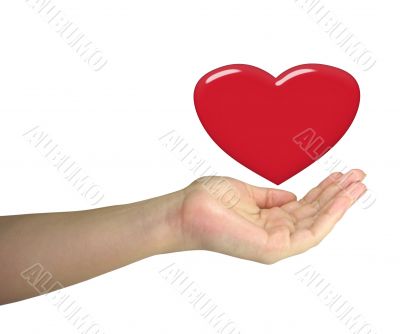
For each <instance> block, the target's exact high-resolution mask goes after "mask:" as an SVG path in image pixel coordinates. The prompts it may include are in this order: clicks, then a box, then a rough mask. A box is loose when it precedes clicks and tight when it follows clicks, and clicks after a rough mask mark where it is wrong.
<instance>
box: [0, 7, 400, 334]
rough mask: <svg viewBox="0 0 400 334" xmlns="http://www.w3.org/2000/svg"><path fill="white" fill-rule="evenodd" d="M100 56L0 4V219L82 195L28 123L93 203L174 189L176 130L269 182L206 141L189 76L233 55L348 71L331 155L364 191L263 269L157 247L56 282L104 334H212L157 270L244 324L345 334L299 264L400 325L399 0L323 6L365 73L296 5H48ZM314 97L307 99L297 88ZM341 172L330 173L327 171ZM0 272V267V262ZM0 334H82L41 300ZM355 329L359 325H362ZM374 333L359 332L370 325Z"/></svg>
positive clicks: (82, 204)
mask: <svg viewBox="0 0 400 334" xmlns="http://www.w3.org/2000/svg"><path fill="white" fill-rule="evenodd" d="M53 4H56V5H57V6H58V7H59V8H60V9H61V10H62V11H63V12H64V14H66V15H67V16H68V18H69V19H71V20H72V21H73V22H74V23H75V24H76V25H77V26H79V28H80V29H81V30H82V32H84V33H85V34H86V35H87V37H88V38H89V39H90V40H91V41H93V43H94V44H95V45H96V46H97V47H98V48H99V49H100V50H101V51H102V52H103V53H104V56H105V57H106V58H107V59H108V64H107V65H106V66H105V67H104V69H102V70H101V71H98V72H96V71H93V70H92V69H91V68H90V66H88V65H87V64H85V63H84V61H83V60H82V59H81V58H80V57H79V56H78V55H77V54H76V53H75V51H74V50H73V49H72V48H71V47H69V46H68V45H67V44H66V43H65V41H64V40H63V39H62V38H61V37H60V36H59V35H58V34H57V33H56V32H55V30H54V28H53V27H52V26H51V25H49V24H48V23H46V22H45V21H44V19H43V18H42V17H41V16H40V15H39V14H38V13H37V12H36V11H35V10H33V9H32V8H31V7H30V6H29V5H28V4H26V3H25V1H23V0H16V1H7V2H6V1H2V2H1V4H0V36H1V56H0V59H1V61H0V148H1V154H0V164H1V165H0V166H1V173H0V203H1V205H0V214H2V215H6V214H20V213H28V212H47V211H67V210H79V209H88V208H91V206H90V203H89V202H88V201H87V200H86V199H85V198H83V197H82V196H80V194H79V193H78V192H77V191H76V190H75V189H74V188H73V187H72V186H71V184H70V183H68V182H67V181H66V180H64V178H63V177H62V175H60V173H59V172H57V170H55V168H54V167H53V166H52V165H51V163H50V162H49V161H48V160H47V159H46V158H45V157H43V155H42V154H40V152H38V151H37V150H36V149H35V148H34V147H33V146H32V145H31V144H29V143H28V142H27V141H26V140H25V138H24V137H23V133H24V132H26V131H28V130H29V129H31V128H33V127H34V126H40V127H41V128H42V129H43V130H44V131H46V132H47V133H48V134H49V136H50V137H51V138H52V139H53V140H54V141H55V142H57V143H58V144H60V145H61V146H62V147H63V150H64V151H65V153H66V154H69V155H70V156H71V157H73V159H74V160H75V161H77V162H78V163H79V164H80V165H81V166H82V168H83V169H84V170H85V171H86V172H87V174H88V175H90V177H92V178H93V179H94V180H95V181H96V182H97V184H98V185H99V186H101V188H102V190H103V191H104V194H105V197H104V200H103V201H102V202H101V203H100V204H101V206H106V205H113V204H120V203H128V202H133V201H137V200H141V199H144V198H148V197H153V196H156V195H160V194H163V193H167V192H171V191H174V190H176V189H179V188H181V187H184V186H186V185H187V184H188V183H190V182H191V181H193V179H194V175H193V174H191V172H190V171H188V169H187V168H186V167H185V166H184V165H183V164H182V163H181V162H180V161H179V160H178V159H177V158H176V157H175V156H174V155H173V154H171V153H170V152H168V151H167V150H166V149H165V148H164V147H163V146H162V145H161V144H160V142H159V140H158V138H159V137H160V136H162V135H163V134H165V133H166V132H168V131H170V130H175V131H177V132H178V133H180V134H181V135H182V137H183V138H185V140H186V141H187V142H188V143H190V145H192V147H193V148H194V149H196V150H197V151H198V152H199V154H200V155H201V156H202V157H203V158H204V159H206V160H207V161H208V162H209V164H210V165H211V166H212V167H213V168H214V169H215V170H216V171H218V172H219V174H221V175H228V176H232V177H235V178H238V179H241V180H243V181H246V182H249V183H253V184H258V185H264V186H273V185H272V184H271V183H269V182H268V181H266V180H265V179H263V178H262V177H260V176H258V175H256V174H254V173H253V172H251V171H249V170H247V169H246V168H245V167H243V166H241V165H240V164H238V163H237V162H235V161H234V160H233V159H231V158H230V157H229V156H227V155H226V154H225V153H224V152H222V151H221V150H220V149H219V148H218V146H217V145H216V144H214V143H213V142H212V140H211V139H210V138H209V137H208V135H207V134H206V132H205V131H204V129H203V128H202V126H201V124H200V122H199V120H198V118H197V116H196V113H195V110H194V106H193V100H192V94H193V89H194V85H195V84H196V82H197V80H198V79H199V78H200V77H201V76H202V75H203V74H205V73H206V72H208V71H209V70H212V69H214V68H216V67H219V66H222V65H226V64H231V63H247V64H252V65H255V66H258V67H261V68H263V69H265V70H267V71H268V72H270V73H271V74H273V75H278V74H279V73H281V72H283V71H284V70H286V69H287V68H290V67H292V66H295V65H298V64H303V63H310V62H316V63H325V64H329V65H333V66H337V67H340V68H342V69H344V70H346V71H348V72H350V73H351V74H352V75H353V76H354V77H355V78H356V79H357V81H358V82H359V85H360V88H361V105H360V109H359V113H358V115H357V117H356V119H355V122H354V123H353V125H352V127H351V129H350V130H349V131H348V133H347V134H346V135H345V136H344V138H343V139H342V140H341V141H340V142H339V143H338V144H337V146H336V147H335V148H334V149H333V150H332V151H331V153H332V154H333V155H334V156H336V157H337V158H338V159H340V160H341V161H342V162H343V164H342V166H343V167H346V166H347V168H349V167H358V168H362V169H364V170H365V171H366V172H367V174H368V177H367V179H366V183H367V184H368V186H369V187H370V188H371V189H373V191H374V193H375V195H376V203H375V204H374V205H372V206H371V207H370V208H368V209H363V208H361V207H359V206H356V207H354V208H353V209H352V210H351V212H349V213H348V214H347V215H346V216H345V218H344V219H343V220H342V221H341V222H340V224H339V225H338V226H337V227H336V228H335V229H334V231H333V232H332V233H331V234H330V235H329V236H328V237H327V238H326V240H324V242H322V243H321V244H320V245H319V246H318V247H316V248H314V249H312V250H310V251H309V252H307V253H305V254H303V255H300V256H296V257H293V258H290V259H287V260H284V261H282V262H279V263H277V264H274V265H271V266H266V265H261V264H257V263H252V262H249V261H244V260H239V259H234V258H231V257H228V256H223V255H220V254H214V253H207V252H187V253H179V254H178V253H177V254H168V255H162V256H155V257H152V258H149V259H145V260H143V261H140V262H138V263H135V264H132V265H130V266H127V267H125V268H122V269H119V270H117V271H114V272H112V273H109V274H106V275H102V276H100V277H97V278H95V279H92V280H90V281H87V282H84V283H81V284H78V285H76V286H73V287H69V288H67V292H68V293H69V294H70V295H71V296H73V298H74V299H75V300H76V301H77V303H78V304H79V305H80V306H81V307H82V309H84V310H85V312H86V313H88V314H90V317H91V318H92V319H94V320H95V321H96V322H97V323H98V324H99V328H101V330H102V332H106V333H215V330H214V329H213V328H212V327H210V326H209V324H207V322H206V321H204V320H203V319H202V318H201V316H200V315H199V314H198V312H197V311H196V310H193V308H192V307H191V305H190V304H189V303H188V302H187V300H186V299H185V298H183V297H182V296H181V295H179V293H178V292H177V291H176V290H175V289H174V287H172V286H171V285H170V284H169V283H168V282H166V281H165V280H164V279H163V278H162V277H161V276H160V274H159V271H160V270H161V269H162V268H164V267H166V266H167V265H169V264H171V263H173V262H174V263H176V265H177V266H178V267H179V268H181V269H182V270H184V271H185V272H186V273H187V274H188V275H189V276H190V278H191V279H192V280H194V281H195V282H196V284H198V286H199V287H201V288H202V289H203V290H204V292H206V293H207V295H208V296H210V297H211V298H213V300H215V302H216V303H217V304H218V306H219V307H220V309H222V310H223V311H225V312H226V313H227V314H228V315H229V316H230V318H231V319H232V320H233V321H234V322H235V323H236V324H237V328H238V329H240V332H241V333H252V334H258V333H260V334H261V333H264V334H265V333H275V334H280V333H293V332H296V333H297V332H299V333H326V334H328V333H335V334H336V333H339V332H340V333H351V331H349V330H348V329H347V328H346V326H345V324H344V323H343V321H340V319H337V317H336V316H335V314H333V313H332V312H331V311H330V310H329V309H328V308H327V307H326V306H325V305H324V304H323V302H322V301H321V300H320V299H319V298H318V297H317V296H316V294H315V293H314V292H313V291H312V290H310V289H309V288H308V287H307V286H305V285H304V284H302V283H301V282H299V280H298V279H297V277H296V275H295V273H296V272H297V271H299V270H300V269H302V268H304V267H305V266H307V265H312V266H313V267H314V268H315V269H316V270H317V271H318V272H320V273H321V275H322V277H324V278H325V279H326V281H327V282H329V283H331V284H332V285H333V286H335V289H336V291H337V292H338V293H340V294H341V295H343V298H346V299H347V300H348V301H349V303H350V304H351V305H352V306H354V309H355V311H356V312H358V313H360V314H362V315H363V317H364V318H365V319H366V321H367V322H368V323H369V324H371V325H372V326H373V327H374V328H375V329H376V331H377V332H378V333H395V332H399V329H400V325H399V322H398V312H397V311H398V301H399V299H400V289H399V285H398V282H399V281H400V271H399V270H398V269H399V266H400V244H399V243H398V240H399V232H400V227H399V223H400V222H399V218H398V216H397V212H398V210H397V209H398V208H397V206H398V204H397V202H398V187H399V180H398V174H397V173H396V172H398V171H399V167H400V158H399V149H398V144H400V134H399V131H398V127H399V121H400V117H399V112H400V106H399V100H398V95H399V92H398V88H399V87H398V77H399V75H400V70H399V67H398V59H399V51H400V48H399V46H398V32H399V29H400V23H399V19H398V6H397V5H398V2H396V1H394V0H393V1H390V0H386V1H370V0H353V1H346V0H335V1H333V0H324V4H325V7H326V9H328V10H331V11H332V12H334V13H336V15H337V17H338V19H339V20H340V21H341V22H343V24H344V25H346V26H348V27H349V30H350V31H351V32H352V33H354V35H355V36H356V37H357V38H358V39H359V40H360V41H361V42H362V43H364V44H365V45H366V47H367V48H368V49H369V50H370V51H371V52H373V53H374V54H375V56H376V59H377V63H376V65H375V66H374V67H373V68H372V69H371V70H369V71H363V69H362V67H361V66H359V64H357V63H355V62H354V61H353V60H352V58H351V57H349V56H348V55H347V54H346V53H345V51H344V50H343V49H342V48H340V47H338V46H337V45H336V44H335V42H334V41H332V40H331V39H330V37H329V35H327V34H326V33H325V32H324V29H323V27H322V26H321V25H319V24H318V23H317V22H316V21H315V20H314V19H313V18H312V17H310V15H308V14H307V13H306V11H305V10H304V9H301V8H300V7H299V5H298V4H297V3H296V2H295V1H293V0H284V1H265V0H259V1H238V0H220V1H211V0H202V1H187V0H186V1H183V0H181V1H178V0H169V1H165V0H149V1H140V2H139V1H132V0H129V1H128V0H113V1H105V0H88V1H78V0H68V1H66V0H57V1H53ZM310 94H312V92H310ZM338 169H339V170H340V169H341V168H338ZM327 174H328V172H327V170H326V169H324V168H323V167H322V166H321V164H318V163H316V164H314V165H313V166H311V167H309V168H307V169H306V170H304V171H303V172H301V173H300V174H298V175H297V176H295V177H293V178H292V179H291V180H289V181H287V182H285V183H284V184H282V185H281V186H282V188H285V189H287V190H291V191H294V192H296V193H297V194H298V195H303V194H304V193H305V192H306V191H307V190H308V189H309V188H310V187H311V186H313V185H315V184H316V183H318V182H319V180H320V179H322V178H324V177H325V176H326V175H327ZM0 271H1V268H0ZM0 333H9V334H13V333H41V334H43V333H80V331H79V330H77V329H76V328H74V326H73V325H72V324H71V323H70V322H69V321H68V320H66V319H65V317H64V316H63V314H62V313H61V312H59V311H58V310H57V309H56V308H55V307H54V306H52V305H51V304H50V303H49V302H48V300H47V299H46V297H39V298H33V299H30V300H26V301H22V302H18V303H14V304H10V305H5V306H1V307H0ZM360 333H362V334H364V333H367V332H360ZM371 333H372V332H371Z"/></svg>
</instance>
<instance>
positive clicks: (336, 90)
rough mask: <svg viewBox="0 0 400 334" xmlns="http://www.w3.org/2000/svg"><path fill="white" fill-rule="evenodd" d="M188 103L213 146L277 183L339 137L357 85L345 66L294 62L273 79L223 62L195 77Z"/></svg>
mask: <svg viewBox="0 0 400 334" xmlns="http://www.w3.org/2000/svg"><path fill="white" fill-rule="evenodd" d="M194 102H195V107H196V111H197V114H198V116H199V119H200V121H201V123H202V124H203V126H204V128H205V130H206V131H207V133H208V134H209V135H210V137H211V138H212V139H213V140H214V141H215V143H217V145H218V146H219V147H221V148H222V149H223V150H224V151H225V152H226V153H227V154H229V155H230V156H231V157H232V158H234V159H235V160H237V161H238V162H239V163H241V164H242V165H244V166H246V167H247V168H249V169H251V170H252V171H254V172H255V173H257V174H259V175H261V176H263V177H265V178H266V179H268V180H270V181H272V182H274V183H275V184H280V183H282V182H284V181H286V180H287V179H289V178H291V177H292V176H294V175H296V174H297V173H299V172H300V171H302V170H303V169H304V168H306V167H308V166H309V165H311V164H312V163H313V162H315V161H316V160H317V159H319V158H320V157H321V156H322V155H324V154H325V153H326V152H327V151H328V150H329V149H330V148H332V147H333V146H334V145H335V144H336V143H337V142H338V141H339V140H340V138H342V136H343V135H344V134H345V133H346V131H347V130H348V128H349V127H350V125H351V123H352V122H353V120H354V117H355V115H356V113H357V109H358V105H359V102H360V90H359V87H358V84H357V82H356V80H355V79H354V78H353V77H352V76H351V75H350V74H349V73H347V72H345V71H343V70H341V69H338V68H335V67H332V66H327V65H320V64H306V65H299V66H296V67H293V68H291V69H289V70H287V71H285V72H284V73H282V74H281V75H279V76H278V77H277V78H275V77H273V76H272V75H271V74H269V73H267V72H265V71H263V70H261V69H259V68H257V67H254V66H250V65H228V66H224V67H221V68H218V69H215V70H213V71H211V72H209V73H207V74H206V75H205V76H203V77H202V78H201V79H200V80H199V82H198V83H197V85H196V89H195V92H194Z"/></svg>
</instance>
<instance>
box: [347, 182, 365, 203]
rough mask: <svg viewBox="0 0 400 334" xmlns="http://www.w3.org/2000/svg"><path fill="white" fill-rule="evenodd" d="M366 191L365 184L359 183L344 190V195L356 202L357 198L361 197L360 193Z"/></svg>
mask: <svg viewBox="0 0 400 334" xmlns="http://www.w3.org/2000/svg"><path fill="white" fill-rule="evenodd" d="M365 190H366V186H365V184H363V183H361V182H355V183H353V184H352V185H351V186H349V187H348V188H347V190H346V193H347V194H348V195H349V196H350V197H351V198H352V199H353V200H356V199H357V198H358V197H360V196H361V195H362V193H363V192H364V191H365Z"/></svg>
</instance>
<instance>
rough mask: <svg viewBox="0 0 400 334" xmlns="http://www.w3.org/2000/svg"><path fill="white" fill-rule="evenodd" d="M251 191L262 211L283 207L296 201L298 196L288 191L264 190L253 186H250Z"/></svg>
mask: <svg viewBox="0 0 400 334" xmlns="http://www.w3.org/2000/svg"><path fill="white" fill-rule="evenodd" d="M249 189H250V192H251V194H252V195H253V199H254V200H255V202H256V203H257V206H258V207H260V208H261V209H265V208H267V209H268V208H272V207H275V206H281V205H283V204H285V203H288V202H291V201H295V200H296V195H295V194H293V193H291V192H290V191H286V190H280V189H272V188H262V187H256V186H252V185H249Z"/></svg>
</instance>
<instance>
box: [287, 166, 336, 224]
mask: <svg viewBox="0 0 400 334" xmlns="http://www.w3.org/2000/svg"><path fill="white" fill-rule="evenodd" d="M342 175H343V174H342V173H340V172H336V173H332V174H330V175H329V176H328V177H326V178H325V179H324V180H323V181H321V182H320V183H319V184H318V185H317V186H316V187H315V188H312V189H311V190H310V191H309V192H308V193H307V194H306V195H305V196H304V197H303V198H302V199H301V200H300V201H298V202H290V203H287V204H285V205H283V206H282V209H284V210H285V211H286V212H289V213H292V214H293V215H294V216H295V217H296V219H304V218H305V217H308V216H310V215H313V214H315V213H316V209H318V206H319V205H318V204H319V203H314V201H315V200H316V199H317V198H318V196H319V195H320V194H321V193H322V192H323V191H324V190H325V189H326V188H327V187H328V186H330V185H331V184H332V183H334V182H335V181H337V180H338V179H339V178H340V177H341V176H342ZM308 204H311V207H307V205H308ZM315 204H317V205H315Z"/></svg>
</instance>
